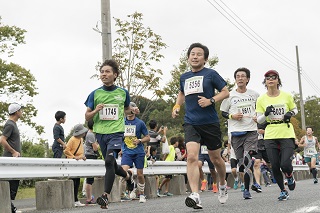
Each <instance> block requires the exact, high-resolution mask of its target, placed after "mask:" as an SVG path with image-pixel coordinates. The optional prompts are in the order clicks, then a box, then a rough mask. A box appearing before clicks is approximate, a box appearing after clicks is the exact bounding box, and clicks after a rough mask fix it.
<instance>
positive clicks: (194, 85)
mask: <svg viewBox="0 0 320 213" xmlns="http://www.w3.org/2000/svg"><path fill="white" fill-rule="evenodd" d="M196 93H203V76H195V77H192V78H188V79H186V81H185V85H184V95H185V96H187V95H190V94H196Z"/></svg>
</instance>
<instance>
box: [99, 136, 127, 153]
mask: <svg viewBox="0 0 320 213" xmlns="http://www.w3.org/2000/svg"><path fill="white" fill-rule="evenodd" d="M96 139H97V141H98V143H99V146H100V149H101V152H102V155H103V157H104V158H105V157H106V154H107V151H108V150H121V145H122V143H123V133H112V134H99V133H96Z"/></svg>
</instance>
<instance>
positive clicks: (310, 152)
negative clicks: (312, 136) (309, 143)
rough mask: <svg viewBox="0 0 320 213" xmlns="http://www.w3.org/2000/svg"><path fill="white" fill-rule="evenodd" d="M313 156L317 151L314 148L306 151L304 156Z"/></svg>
mask: <svg viewBox="0 0 320 213" xmlns="http://www.w3.org/2000/svg"><path fill="white" fill-rule="evenodd" d="M315 154H317V151H316V150H315V149H314V148H310V149H307V150H306V155H308V156H312V155H315Z"/></svg>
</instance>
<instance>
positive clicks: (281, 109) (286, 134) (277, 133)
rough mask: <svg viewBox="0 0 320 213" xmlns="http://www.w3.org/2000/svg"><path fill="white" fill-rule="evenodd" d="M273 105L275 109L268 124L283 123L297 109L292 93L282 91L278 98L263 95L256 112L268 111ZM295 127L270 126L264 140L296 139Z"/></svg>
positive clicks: (258, 101) (266, 130)
mask: <svg viewBox="0 0 320 213" xmlns="http://www.w3.org/2000/svg"><path fill="white" fill-rule="evenodd" d="M270 105H272V106H273V107H274V108H275V111H274V112H271V113H270V114H269V115H268V116H267V118H266V121H267V122H272V121H281V120H283V116H284V115H285V114H286V113H287V112H288V111H290V110H292V109H294V108H296V104H295V103H294V100H293V97H292V95H291V94H290V93H287V92H283V91H280V94H279V95H278V96H277V97H269V96H268V95H267V94H266V93H265V94H263V95H261V96H260V97H259V98H258V100H257V106H256V112H257V113H262V114H264V112H265V111H266V108H267V107H268V106H270ZM295 137H296V136H295V133H294V129H293V125H292V124H290V126H289V127H288V124H287V123H281V124H269V125H267V127H266V129H265V133H264V139H279V138H295Z"/></svg>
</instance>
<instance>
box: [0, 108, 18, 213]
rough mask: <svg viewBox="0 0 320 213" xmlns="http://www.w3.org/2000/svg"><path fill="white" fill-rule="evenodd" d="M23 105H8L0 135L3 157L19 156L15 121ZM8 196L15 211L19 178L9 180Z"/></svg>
mask: <svg viewBox="0 0 320 213" xmlns="http://www.w3.org/2000/svg"><path fill="white" fill-rule="evenodd" d="M22 109H23V107H22V106H21V105H19V104H17V103H12V104H10V105H9V107H8V112H9V119H8V120H7V121H6V123H5V124H4V127H3V131H2V136H1V137H0V144H1V145H2V146H3V148H4V151H3V157H20V156H21V142H20V132H19V129H18V126H17V121H18V120H19V119H20V118H21V117H22V112H23V111H22ZM9 187H10V198H11V212H12V213H15V212H16V211H17V208H16V207H15V206H14V205H13V203H12V200H15V198H16V195H17V192H18V188H19V180H9Z"/></svg>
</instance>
